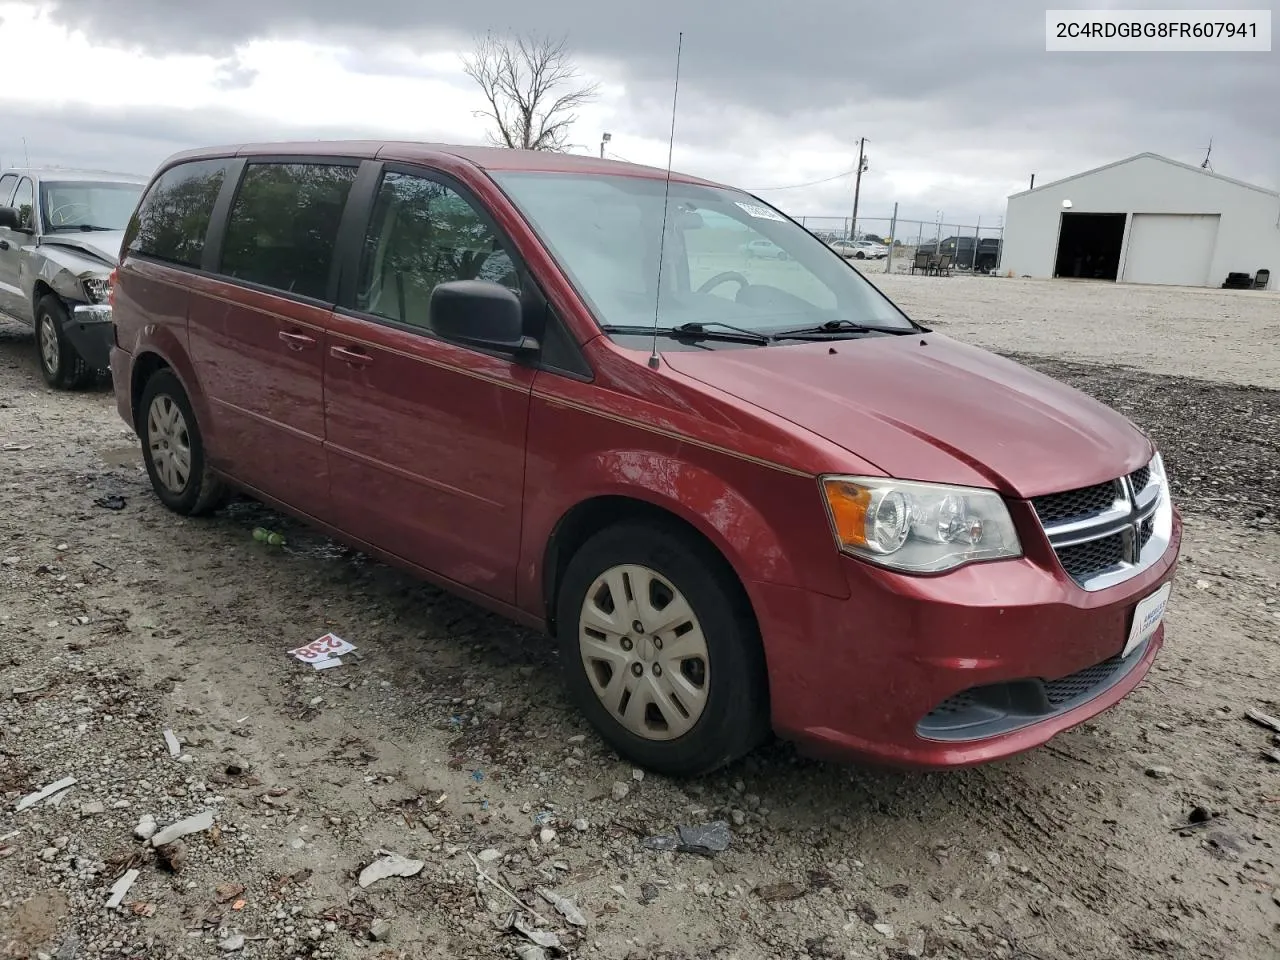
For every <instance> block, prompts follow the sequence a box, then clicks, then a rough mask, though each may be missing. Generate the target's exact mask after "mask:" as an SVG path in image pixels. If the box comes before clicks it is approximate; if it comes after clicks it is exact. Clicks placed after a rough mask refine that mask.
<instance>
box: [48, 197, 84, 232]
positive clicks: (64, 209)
mask: <svg viewBox="0 0 1280 960" xmlns="http://www.w3.org/2000/svg"><path fill="white" fill-rule="evenodd" d="M78 208H83V209H84V210H85V211H86V212H88V210H89V209H90V207H89V204H87V203H79V202H75V203H64V204H63V205H62V206H60V207H54V208H53V212H52V213H50V214H49V223H51V224H52V225H53V226H55V227H65V226H67V225H68V224H69V223H70V222H71V219H72V217H73V213H71V212H69V211H74V210H76V209H78Z"/></svg>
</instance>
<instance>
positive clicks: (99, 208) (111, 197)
mask: <svg viewBox="0 0 1280 960" xmlns="http://www.w3.org/2000/svg"><path fill="white" fill-rule="evenodd" d="M141 194H142V184H139V183H115V182H110V181H101V180H46V181H44V182H43V183H41V184H40V219H41V220H42V222H43V223H44V230H45V232H46V233H53V232H55V231H58V230H68V231H71V230H123V229H124V228H125V225H126V224H127V223H128V222H129V218H130V217H131V216H132V215H133V209H134V207H136V206H137V205H138V197H139V196H141Z"/></svg>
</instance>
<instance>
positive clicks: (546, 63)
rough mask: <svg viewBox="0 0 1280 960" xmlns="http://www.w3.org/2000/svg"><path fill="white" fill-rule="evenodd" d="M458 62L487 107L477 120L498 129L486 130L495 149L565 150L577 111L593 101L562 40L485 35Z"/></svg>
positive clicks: (592, 90)
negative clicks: (472, 50) (481, 94)
mask: <svg viewBox="0 0 1280 960" xmlns="http://www.w3.org/2000/svg"><path fill="white" fill-rule="evenodd" d="M462 64H463V69H464V70H465V71H466V73H467V76H469V77H471V78H472V79H473V80H475V82H476V83H478V84H479V85H480V89H481V91H482V92H483V93H484V97H485V100H487V101H488V103H489V108H488V109H487V110H477V111H476V116H478V117H483V118H484V119H485V120H488V121H489V122H490V123H492V124H493V126H495V127H496V128H497V132H496V133H495V132H494V131H493V130H490V131H489V140H490V142H491V143H493V144H494V145H496V146H499V147H511V148H512V149H519V150H552V151H563V150H565V149H567V147H568V145H569V143H568V139H569V128H570V127H571V126H572V125H573V122H574V121H575V120H577V119H578V115H577V112H576V111H577V110H578V108H579V107H581V106H582V105H583V104H586V103H590V102H591V101H592V100H594V99H595V97H596V93H597V90H598V87H597V86H596V84H588V83H585V82H584V81H583V80H582V77H581V75H580V74H579V73H578V71H577V68H576V67H574V65H573V60H572V59H571V57H570V55H569V50H568V46H567V39H566V38H564V37H561V38H560V39H558V40H557V39H552V38H550V37H541V36H536V35H529V34H522V35H516V36H506V37H498V36H494V35H493V34H492V33H490V34H486V35H485V36H484V37H481V38H478V39H477V40H476V49H475V52H474V53H473V54H472V55H471V56H469V57H463V60H462Z"/></svg>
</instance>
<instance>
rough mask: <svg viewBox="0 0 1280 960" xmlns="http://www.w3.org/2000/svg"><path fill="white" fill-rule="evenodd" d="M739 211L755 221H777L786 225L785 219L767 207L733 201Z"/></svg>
mask: <svg viewBox="0 0 1280 960" xmlns="http://www.w3.org/2000/svg"><path fill="white" fill-rule="evenodd" d="M733 202H734V203H735V204H736V205H737V207H738V208H739V209H740V210H743V211H745V212H746V213H749V214H750V215H751V216H753V217H755V218H756V219H757V220H777V221H779V222H780V223H786V221H787V218H786V217H784V216H783V215H782V214H780V213H777V212H775V211H773V210H770V209H769V208H768V207H762V206H761V205H760V204H758V203H743V202H742V201H741V200H735V201H733Z"/></svg>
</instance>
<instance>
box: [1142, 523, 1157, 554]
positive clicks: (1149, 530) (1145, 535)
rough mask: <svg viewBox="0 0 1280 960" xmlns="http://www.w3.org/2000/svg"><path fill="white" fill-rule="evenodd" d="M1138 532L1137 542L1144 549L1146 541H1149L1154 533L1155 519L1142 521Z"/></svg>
mask: <svg viewBox="0 0 1280 960" xmlns="http://www.w3.org/2000/svg"><path fill="white" fill-rule="evenodd" d="M1139 530H1140V533H1139V536H1138V542H1139V543H1140V544H1142V546H1144V547H1145V546H1146V545H1147V541H1148V540H1150V539H1151V535H1152V534H1153V533H1155V532H1156V520H1155V517H1147V519H1145V520H1143V521H1142V526H1141V527H1140V528H1139Z"/></svg>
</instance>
